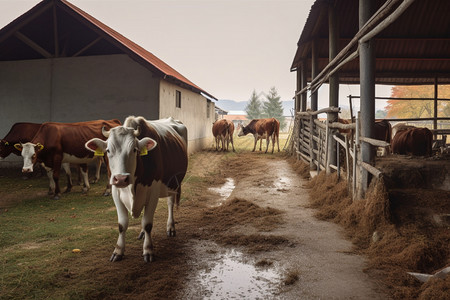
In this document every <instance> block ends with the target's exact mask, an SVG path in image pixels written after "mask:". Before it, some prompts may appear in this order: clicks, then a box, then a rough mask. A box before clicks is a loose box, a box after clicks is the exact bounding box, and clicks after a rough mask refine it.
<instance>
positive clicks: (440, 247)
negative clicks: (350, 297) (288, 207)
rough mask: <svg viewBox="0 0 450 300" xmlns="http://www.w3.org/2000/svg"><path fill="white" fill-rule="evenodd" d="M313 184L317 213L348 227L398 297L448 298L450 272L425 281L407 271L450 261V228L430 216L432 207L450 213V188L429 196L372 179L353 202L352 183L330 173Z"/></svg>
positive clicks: (357, 247) (360, 249) (312, 198)
mask: <svg viewBox="0 0 450 300" xmlns="http://www.w3.org/2000/svg"><path fill="white" fill-rule="evenodd" d="M303 164H304V163H303ZM304 165H305V166H306V167H308V168H309V166H307V165H306V164H304ZM306 167H305V168H306ZM295 169H296V170H297V169H301V168H299V167H298V166H297V167H296V168H295ZM308 188H309V189H310V190H309V193H310V201H311V207H313V208H316V209H317V213H316V217H317V218H319V219H322V220H329V221H333V222H336V223H338V224H340V225H342V226H343V227H344V228H345V229H346V233H347V235H348V237H349V238H350V239H351V240H352V241H353V243H354V245H355V251H357V252H360V253H362V254H364V255H366V256H367V257H368V258H369V268H368V271H370V272H371V273H373V274H374V276H375V274H376V277H377V278H379V279H380V280H381V281H382V282H383V283H384V284H385V285H386V286H387V288H388V290H389V292H390V293H391V296H392V297H393V298H394V299H449V295H450V276H448V277H447V278H446V279H445V280H443V279H433V280H429V281H428V282H427V283H425V284H422V283H421V282H419V281H418V280H416V279H415V278H414V277H412V276H411V275H409V274H407V272H419V273H428V274H433V273H434V272H435V271H436V270H438V269H441V268H443V267H446V266H449V265H450V247H449V245H450V230H449V228H448V226H445V225H444V226H437V225H436V224H433V222H432V218H431V217H429V211H439V212H441V213H442V212H444V213H445V212H446V213H449V212H450V203H449V201H448V199H450V193H449V192H443V191H439V197H436V195H435V194H433V195H432V196H428V197H426V196H425V195H426V194H429V192H423V191H422V192H417V191H414V192H412V191H411V193H407V194H401V196H399V195H398V193H397V194H396V193H395V192H390V191H387V189H386V187H385V184H384V183H383V181H382V180H379V181H377V182H374V183H372V184H371V186H370V187H369V191H368V193H367V195H366V198H365V199H363V200H355V201H352V199H351V196H350V195H349V193H348V189H347V183H346V182H345V181H344V180H341V181H339V180H338V178H337V176H336V174H332V175H329V176H327V175H326V174H325V172H321V173H320V174H319V175H318V176H316V177H314V178H313V179H312V180H311V181H310V182H309V183H308ZM430 193H431V192H430ZM445 199H447V200H445ZM424 206H425V207H426V210H427V211H428V214H425V213H424V208H423V207H424ZM441 225H442V224H441Z"/></svg>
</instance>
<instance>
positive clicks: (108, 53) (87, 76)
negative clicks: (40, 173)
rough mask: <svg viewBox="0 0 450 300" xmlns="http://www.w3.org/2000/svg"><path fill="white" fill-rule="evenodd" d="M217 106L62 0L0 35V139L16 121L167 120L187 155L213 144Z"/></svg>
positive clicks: (47, 2) (48, 2) (48, 1)
mask: <svg viewBox="0 0 450 300" xmlns="http://www.w3.org/2000/svg"><path fill="white" fill-rule="evenodd" d="M215 100H217V99H216V98H215V97H214V96H212V95H211V94H209V93H208V92H206V91H205V90H203V89H202V88H200V87H199V86H197V85H196V84H194V83H193V82H191V81H190V80H189V79H187V78H186V77H184V76H183V75H181V74H180V73H179V72H178V71H176V70H175V69H174V68H172V67H171V66H169V65H168V64H167V63H165V62H164V61H162V60H161V59H159V58H158V57H156V56H155V55H153V54H152V53H150V52H149V51H147V50H146V49H144V48H142V47H140V46H139V45H137V44H136V43H134V42H132V41H130V40H129V39H127V38H126V37H124V36H123V35H121V34H120V33H118V32H117V31H115V30H113V29H112V28H110V27H108V26H106V25H105V24H103V23H102V22H100V21H98V20H97V19H95V18H94V17H93V16H91V15H89V14H87V13H86V12H84V11H83V10H81V9H79V8H78V7H76V6H74V5H73V4H71V3H70V2H68V1H66V0H43V1H42V2H40V3H38V4H37V5H36V6H34V7H33V8H31V9H30V10H29V11H27V12H26V13H24V14H23V15H21V16H19V17H18V18H17V19H15V20H14V21H13V22H11V23H10V24H8V25H7V26H5V27H4V28H3V29H1V30H0V103H1V107H2V109H1V110H0V136H1V137H3V136H5V135H6V134H7V133H8V131H9V129H10V128H11V126H12V125H13V124H14V123H16V122H35V123H42V122H47V121H53V122H79V121H87V120H94V119H119V120H121V121H123V120H124V119H125V118H126V117H127V116H129V115H142V116H144V117H145V118H147V119H159V118H165V117H169V116H172V117H174V118H175V119H178V120H181V121H182V122H183V123H184V124H185V125H186V126H187V128H188V132H189V137H188V139H189V142H188V144H189V152H190V153H192V152H194V151H196V150H199V149H202V148H204V147H205V146H206V145H209V143H210V142H211V141H212V134H211V126H212V123H213V121H214V110H215V109H214V107H215V104H214V101H215ZM8 159H9V161H14V160H17V159H18V158H17V157H11V156H10V157H8Z"/></svg>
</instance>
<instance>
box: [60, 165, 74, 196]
mask: <svg viewBox="0 0 450 300" xmlns="http://www.w3.org/2000/svg"><path fill="white" fill-rule="evenodd" d="M61 166H62V168H63V169H64V171H65V172H66V176H67V187H66V190H65V191H64V193H68V192H70V191H71V190H72V186H73V183H72V172H71V170H70V164H69V163H63V164H61Z"/></svg>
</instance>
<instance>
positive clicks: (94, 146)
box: [84, 138, 106, 156]
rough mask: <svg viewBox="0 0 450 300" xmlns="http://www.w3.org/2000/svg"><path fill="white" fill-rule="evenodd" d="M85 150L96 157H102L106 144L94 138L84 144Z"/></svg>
mask: <svg viewBox="0 0 450 300" xmlns="http://www.w3.org/2000/svg"><path fill="white" fill-rule="evenodd" d="M84 146H85V147H86V149H87V150H89V151H92V152H94V154H95V155H96V156H103V155H104V153H105V150H106V142H105V141H104V140H101V139H99V138H94V139H91V140H89V141H87V143H86V144H84Z"/></svg>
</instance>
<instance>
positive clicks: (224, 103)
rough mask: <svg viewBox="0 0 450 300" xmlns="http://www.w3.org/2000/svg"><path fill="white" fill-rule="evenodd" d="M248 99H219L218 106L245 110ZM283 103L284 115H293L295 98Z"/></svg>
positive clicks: (228, 109)
mask: <svg viewBox="0 0 450 300" xmlns="http://www.w3.org/2000/svg"><path fill="white" fill-rule="evenodd" d="M247 102H248V101H234V100H219V101H217V102H216V106H218V107H220V108H221V109H223V110H226V111H230V110H245V107H246V106H247ZM281 103H282V105H283V115H284V116H285V117H290V116H291V110H293V109H294V100H287V101H281Z"/></svg>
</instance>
